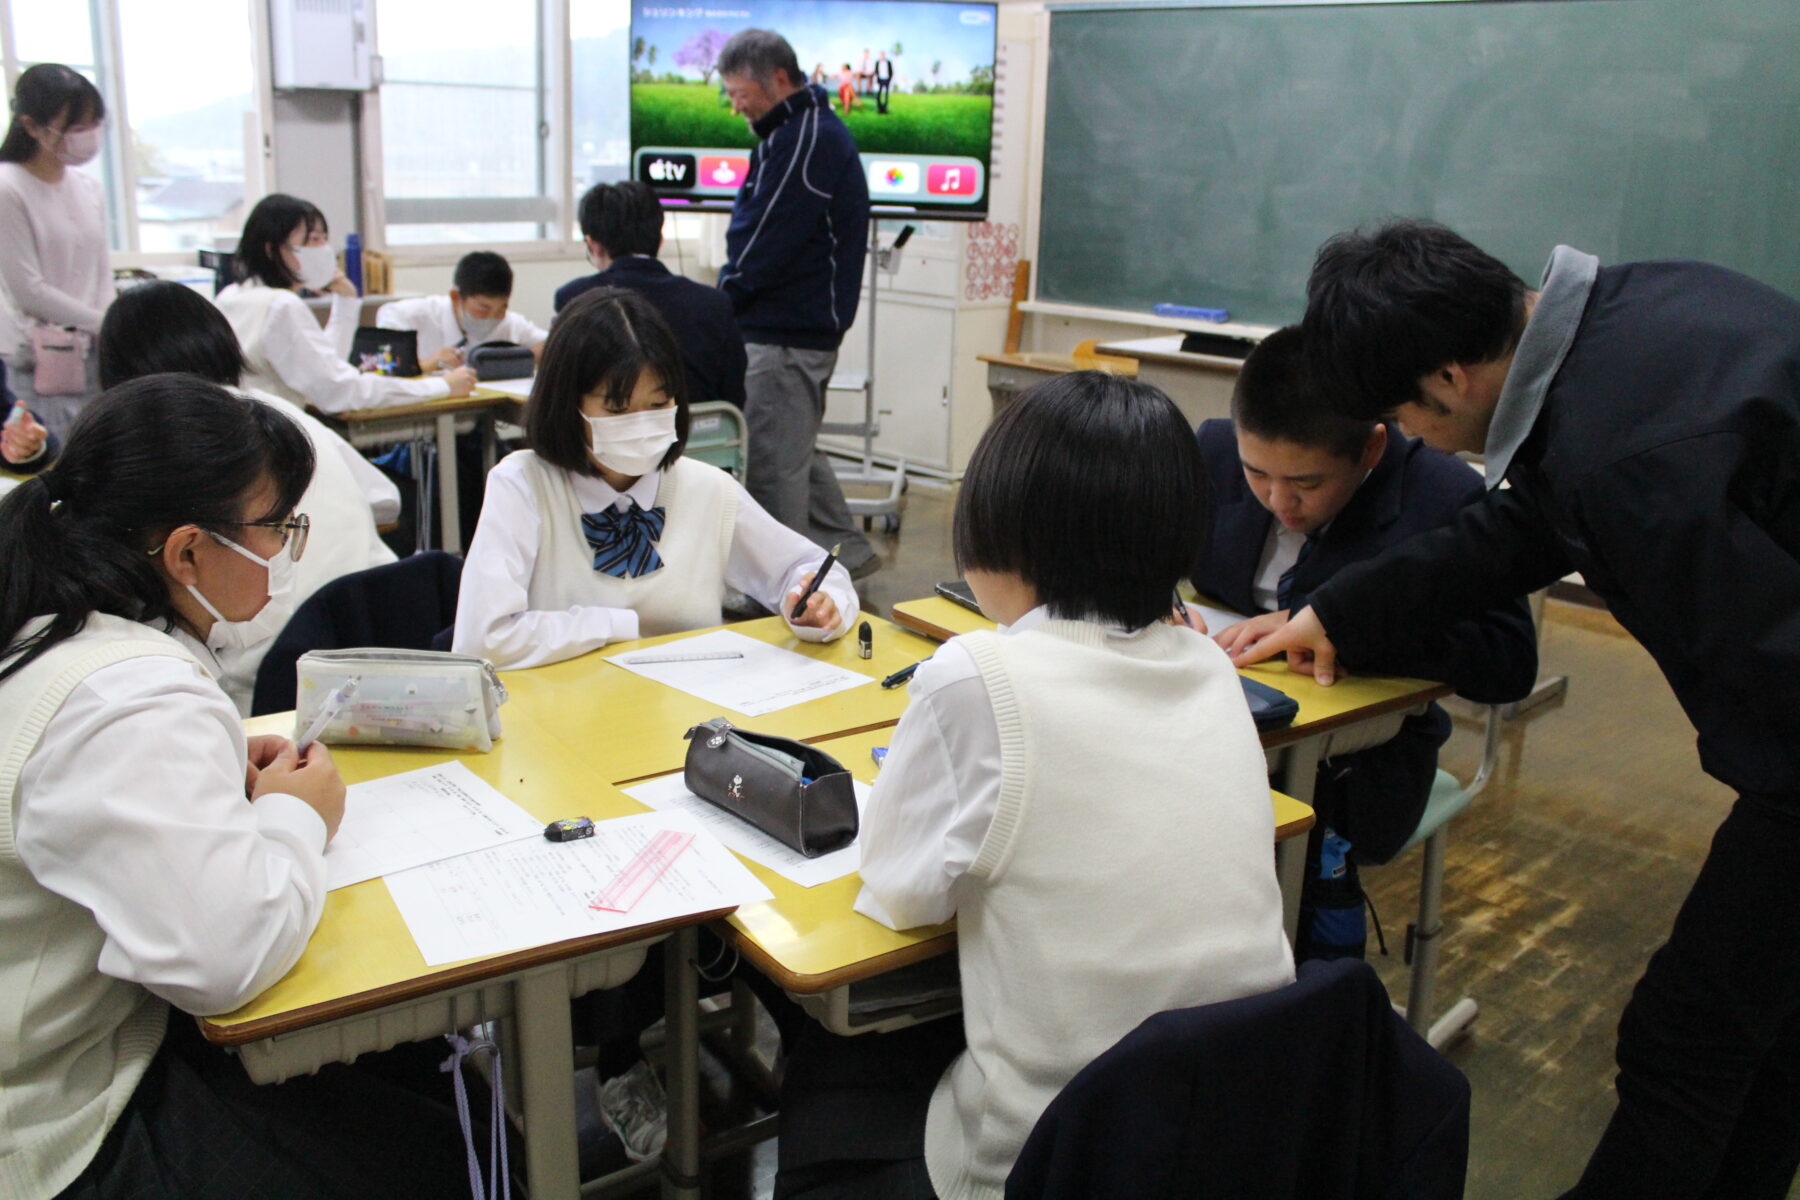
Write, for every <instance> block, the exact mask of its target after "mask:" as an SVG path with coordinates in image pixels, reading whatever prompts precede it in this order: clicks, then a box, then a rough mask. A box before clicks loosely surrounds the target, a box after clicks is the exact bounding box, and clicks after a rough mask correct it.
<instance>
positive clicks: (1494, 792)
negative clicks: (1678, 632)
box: [713, 484, 1800, 1200]
mask: <svg viewBox="0 0 1800 1200" xmlns="http://www.w3.org/2000/svg"><path fill="white" fill-rule="evenodd" d="M950 505H951V494H950V492H949V491H948V490H945V489H940V488H933V487H930V486H925V485H917V484H915V485H914V486H913V488H912V490H911V492H910V493H909V503H908V507H907V511H906V515H905V520H904V524H903V527H902V529H901V531H900V534H899V536H898V537H897V538H890V537H886V536H882V537H878V539H877V544H878V546H879V547H880V549H881V552H882V553H883V554H884V555H885V556H886V557H887V560H888V566H887V568H886V569H884V570H883V571H882V572H880V573H879V574H877V575H875V576H873V577H872V578H870V579H869V580H867V581H866V583H865V586H864V595H865V598H866V604H867V606H868V608H869V609H870V610H871V611H875V612H883V613H884V612H885V611H886V609H887V606H888V605H890V604H892V603H894V602H896V601H899V600H904V599H909V598H912V597H915V596H921V595H925V594H928V593H929V591H930V589H931V585H932V584H934V583H936V582H938V581H939V580H941V579H949V578H952V577H954V575H955V568H954V565H953V561H952V555H951V553H950ZM1543 665H1544V670H1545V672H1546V673H1557V674H1567V675H1568V676H1569V679H1570V686H1569V692H1568V695H1567V698H1566V699H1565V700H1564V701H1563V702H1562V703H1560V704H1557V705H1553V706H1547V707H1545V708H1543V709H1540V710H1538V711H1536V712H1534V713H1532V714H1530V715H1528V716H1527V717H1525V718H1524V719H1521V720H1519V721H1516V722H1514V723H1512V724H1510V725H1509V726H1508V727H1507V729H1506V732H1505V737H1504V741H1503V744H1502V752H1501V762H1500V769H1499V770H1498V772H1497V774H1496V777H1495V780H1494V782H1493V783H1492V785H1491V786H1490V787H1489V788H1488V790H1487V791H1486V792H1485V793H1484V794H1483V795H1482V796H1481V798H1480V799H1479V800H1478V801H1477V802H1476V804H1475V806H1474V807H1473V808H1472V809H1471V810H1470V812H1468V813H1467V814H1465V815H1464V816H1463V817H1462V818H1461V819H1460V820H1459V821H1458V822H1457V823H1456V825H1455V826H1453V827H1452V830H1451V835H1450V849H1449V854H1448V868H1447V883H1446V887H1445V909H1446V922H1447V925H1448V933H1447V937H1446V940H1445V946H1444V956H1443V965H1442V969H1441V973H1440V977H1439V988H1438V997H1439V1002H1440V1005H1443V1004H1448V1003H1449V1002H1450V1001H1452V1000H1453V999H1455V998H1456V997H1457V996H1460V995H1465V994H1466V995H1473V996H1474V997H1475V998H1476V999H1477V1000H1478V1001H1479V1002H1480V1005H1481V1016H1480V1018H1479V1020H1477V1021H1476V1023H1475V1025H1474V1028H1473V1030H1472V1033H1471V1035H1470V1036H1469V1037H1468V1038H1467V1039H1465V1040H1464V1041H1462V1042H1461V1043H1459V1044H1457V1045H1455V1046H1453V1047H1451V1048H1450V1050H1449V1057H1450V1059H1451V1061H1453V1062H1454V1063H1456V1064H1457V1066H1459V1067H1460V1068H1461V1069H1462V1070H1463V1071H1464V1072H1465V1073H1466V1074H1467V1075H1468V1077H1469V1080H1470V1082H1471V1084H1472V1085H1473V1089H1474V1122H1473V1134H1472V1144H1471V1152H1470V1160H1471V1161H1470V1171H1469V1184H1468V1193H1467V1194H1468V1196H1469V1197H1470V1198H1471V1200H1524V1198H1531V1197H1553V1196H1556V1195H1557V1194H1559V1193H1560V1192H1561V1191H1562V1190H1563V1189H1564V1188H1566V1187H1568V1186H1569V1185H1570V1184H1572V1183H1573V1182H1574V1180H1575V1178H1576V1177H1577V1176H1578V1175H1579V1173H1580V1171H1581V1166H1582V1164H1583V1162H1585V1160H1586V1158H1587V1155H1588V1152H1589V1151H1590V1150H1591V1149H1592V1147H1593V1145H1594V1143H1595V1141H1596V1140H1597V1139H1598V1137H1599V1134H1600V1131H1601V1129H1602V1128H1603V1127H1604V1126H1605V1123H1606V1120H1607V1118H1608V1116H1609V1115H1610V1113H1611V1111H1612V1104H1613V1097H1612V1072H1613V1066H1612V1051H1613V1041H1614V1031H1615V1028H1616V1025H1617V1022H1618V1018H1619V1012H1620V1010H1621V1009H1622V1008H1623V1006H1624V1003H1625V1000H1626V998H1627V996H1628V995H1629V993H1630V989H1631V986H1632V984H1633V983H1634V982H1635V981H1636V979H1637V977H1638V975H1639V973H1640V972H1641V970H1642V968H1643V964H1644V962H1645V961H1646V959H1647V958H1648V957H1649V955H1650V953H1651V951H1652V950H1654V949H1655V947H1656V946H1657V945H1658V944H1659V942H1660V941H1661V940H1662V938H1663V937H1664V936H1665V934H1666V933H1667V931H1668V928H1669V925H1670V923H1671V921H1672V919H1673V916H1674V913H1675V910H1676V907H1677V906H1678V905H1679V904H1680V902H1681V898H1682V896H1683V895H1684V894H1685V892H1686V890H1687V888H1688V885H1689V884H1690V883H1691V881H1692V879H1693V877H1694V874H1695V872H1696V871H1697V870H1698V868H1699V864H1700V861H1701V858H1702V856H1703V855H1704V854H1705V851H1706V847H1707V844H1708V842H1709V840H1710V838H1711V835H1712V831H1713V829H1714V828H1715V827H1716V826H1717V824H1718V822H1719V821H1720V820H1721V819H1722V818H1723V816H1724V813H1725V811H1726V806H1727V804H1728V802H1729V799H1730V797H1729V794H1728V793H1727V791H1726V789H1725V788H1723V787H1722V786H1720V785H1719V784H1717V783H1715V782H1714V781H1712V780H1711V779H1709V778H1707V777H1706V776H1705V775H1703V774H1701V772H1700V768H1699V765H1698V761H1697V759H1696V756H1695V752H1694V736H1693V731H1692V729H1691V728H1690V727H1689V725H1688V724H1687V722H1686V720H1685V718H1684V717H1683V716H1682V714H1681V711H1680V710H1679V708H1677V706H1676V704H1675V701H1674V699H1673V698H1672V697H1671V695H1670V693H1669V690H1668V687H1667V685H1666V684H1665V683H1664V682H1663V680H1662V678H1661V675H1660V673H1659V672H1658V671H1657V670H1656V667H1655V665H1654V664H1653V663H1652V662H1651V660H1650V657H1649V655H1648V654H1646V653H1645V652H1644V650H1643V649H1642V648H1641V647H1639V646H1638V645H1637V643H1636V642H1635V641H1633V640H1632V639H1631V638H1630V637H1628V636H1627V635H1626V634H1625V633H1624V632H1623V631H1622V630H1621V629H1620V628H1619V627H1618V625H1617V623H1615V622H1614V621H1613V620H1612V619H1611V618H1610V617H1609V616H1607V615H1606V614H1605V613H1602V612H1598V611H1595V610H1592V609H1588V608H1583V607H1579V606H1575V605H1569V604H1562V603H1557V602H1552V603H1551V604H1550V606H1549V614H1548V621H1547V631H1546V634H1545V639H1544V664H1543ZM1479 753H1480V737H1479V729H1478V728H1477V726H1476V725H1475V724H1474V723H1473V722H1465V721H1459V722H1458V728H1457V732H1456V733H1455V735H1454V736H1453V738H1452V741H1451V743H1450V745H1449V747H1447V749H1446V752H1445V755H1444V765H1445V766H1446V767H1447V768H1448V769H1450V770H1452V771H1454V772H1457V773H1459V774H1461V775H1463V776H1464V777H1466V776H1467V774H1468V773H1469V772H1470V771H1472V770H1473V766H1474V764H1475V762H1476V760H1477V759H1478V757H1479ZM1365 882H1366V883H1367V884H1368V885H1369V888H1370V891H1371V893H1372V894H1373V896H1374V899H1375V903H1376V905H1377V907H1378V909H1379V911H1380V912H1381V914H1382V916H1383V919H1384V922H1385V926H1386V930H1387V934H1388V940H1389V944H1390V946H1391V947H1393V948H1394V953H1395V957H1394V958H1393V959H1390V960H1388V961H1385V962H1384V961H1381V960H1379V959H1378V960H1377V966H1378V967H1379V969H1380V970H1381V974H1382V976H1383V978H1384V980H1385V981H1386V982H1387V985H1388V987H1389V990H1390V991H1391V992H1393V993H1394V994H1395V995H1397V996H1404V994H1405V990H1406V974H1405V968H1404V966H1402V965H1401V963H1400V962H1399V961H1398V954H1399V950H1398V947H1399V946H1400V944H1401V943H1402V942H1403V940H1404V934H1405V926H1406V922H1407V919H1408V915H1409V913H1410V911H1411V910H1412V908H1413V907H1414V906H1415V905H1416V903H1417V901H1416V891H1417V886H1418V860H1417V855H1416V852H1415V854H1414V855H1412V856H1409V857H1408V858H1406V859H1402V860H1401V861H1399V862H1397V863H1394V864H1390V865H1389V866H1387V867H1385V868H1379V869H1375V870H1371V871H1369V872H1368V873H1367V874H1366V876H1365ZM773 1164H774V1148H773V1146H770V1145H765V1146H763V1147H761V1148H759V1150H758V1151H757V1152H756V1153H754V1154H753V1155H750V1156H745V1157H742V1158H740V1159H739V1160H738V1161H737V1162H736V1163H734V1164H721V1171H720V1174H719V1176H718V1177H717V1178H716V1180H715V1187H714V1190H713V1195H715V1196H717V1197H739V1196H746V1197H766V1196H769V1195H771V1194H772V1181H773ZM1792 1195H1793V1196H1795V1197H1800V1188H1796V1189H1795V1191H1794V1192H1793V1193H1792Z"/></svg>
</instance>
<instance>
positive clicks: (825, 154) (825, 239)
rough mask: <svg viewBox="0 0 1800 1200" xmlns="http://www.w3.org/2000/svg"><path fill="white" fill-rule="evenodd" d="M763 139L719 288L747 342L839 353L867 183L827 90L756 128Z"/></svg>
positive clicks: (851, 305) (805, 94)
mask: <svg viewBox="0 0 1800 1200" xmlns="http://www.w3.org/2000/svg"><path fill="white" fill-rule="evenodd" d="M754 128H755V130H756V136H757V137H759V138H761V139H762V140H761V141H760V142H759V143H758V144H757V147H756V149H754V150H752V151H751V152H750V171H749V174H748V175H747V176H746V177H745V179H744V186H743V187H742V188H740V189H739V190H738V195H737V201H736V203H735V204H734V206H733V207H732V210H731V227H730V229H728V230H727V231H726V234H725V250H726V255H727V259H726V263H725V267H724V269H723V270H721V271H720V272H719V286H720V287H721V288H723V289H724V290H725V294H726V295H728V296H730V297H731V302H732V305H733V306H734V307H735V308H736V309H737V320H738V327H739V328H740V329H742V330H743V331H744V340H745V341H746V342H756V343H761V344H768V345H775V346H792V347H795V348H797V349H802V350H835V349H837V347H838V343H839V342H841V341H843V339H844V332H845V331H846V330H847V329H849V328H850V323H851V322H852V321H853V320H855V319H856V302H857V299H858V297H859V295H860V294H861V290H862V276H863V262H864V260H865V259H866V258H867V257H868V253H869V183H868V180H866V179H864V178H863V170H862V160H861V159H860V158H859V157H858V156H857V153H856V143H855V142H854V141H852V140H851V138H850V131H849V130H848V129H846V128H845V127H844V123H843V122H842V121H840V120H839V119H838V118H837V115H836V114H835V113H833V112H832V111H831V102H830V101H829V100H828V99H827V98H826V95H825V89H824V88H822V87H819V86H818V85H817V84H811V85H809V86H807V87H804V88H801V89H800V90H799V91H797V92H795V93H794V94H793V95H791V96H789V97H788V98H787V99H785V100H783V101H782V102H781V103H780V104H777V105H776V106H775V107H774V108H772V109H770V110H769V112H767V113H766V114H764V115H763V117H762V119H761V120H759V121H757V122H756V124H755V126H754Z"/></svg>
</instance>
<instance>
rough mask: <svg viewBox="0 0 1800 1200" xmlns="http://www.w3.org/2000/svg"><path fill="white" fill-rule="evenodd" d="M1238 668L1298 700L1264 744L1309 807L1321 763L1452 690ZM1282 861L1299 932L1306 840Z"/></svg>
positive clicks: (918, 606)
mask: <svg viewBox="0 0 1800 1200" xmlns="http://www.w3.org/2000/svg"><path fill="white" fill-rule="evenodd" d="M891 611H892V612H893V615H894V621H895V622H896V623H897V624H900V625H904V626H905V627H907V628H908V629H911V630H913V631H915V632H917V633H919V634H921V635H922V636H925V637H929V638H932V639H934V640H939V641H941V640H944V639H945V638H950V637H954V636H955V635H957V634H959V633H969V632H971V631H973V630H977V629H992V628H993V627H994V625H993V622H992V621H990V620H988V619H987V618H986V617H984V616H982V615H981V614H980V613H977V612H971V611H970V610H969V609H967V608H964V607H963V606H962V605H960V604H956V603H953V602H952V601H949V600H946V599H944V598H943V597H942V596H928V597H926V598H924V599H920V600H904V601H901V602H900V603H898V604H896V605H894V606H893V608H892V610H891ZM1239 670H1240V672H1241V673H1242V674H1244V675H1246V676H1248V677H1249V678H1251V679H1256V680H1260V681H1261V682H1263V683H1266V684H1268V685H1269V686H1270V687H1273V688H1279V689H1280V690H1281V691H1283V692H1286V693H1287V694H1288V695H1289V696H1292V697H1293V698H1294V700H1295V701H1297V702H1298V703H1299V705H1300V712H1299V714H1298V715H1297V716H1296V717H1295V718H1294V722H1293V724H1291V725H1288V726H1285V727H1284V728H1281V729H1272V730H1269V731H1268V732H1266V733H1264V734H1263V735H1262V744H1263V750H1264V751H1265V752H1266V753H1267V754H1268V758H1269V769H1270V771H1271V773H1272V775H1273V777H1274V778H1275V779H1276V780H1277V781H1278V784H1279V786H1280V787H1281V789H1282V790H1283V791H1285V792H1286V793H1288V794H1289V795H1290V796H1292V797H1294V798H1295V799H1296V800H1298V801H1300V802H1301V803H1302V804H1305V805H1307V806H1308V807H1309V808H1310V807H1311V805H1312V798H1313V783H1314V779H1315V776H1316V775H1317V774H1318V769H1319V763H1320V762H1322V761H1324V760H1325V759H1326V758H1328V757H1330V756H1331V755H1334V754H1350V753H1352V752H1354V751H1357V750H1366V749H1368V748H1369V747H1370V746H1379V745H1381V744H1382V743H1383V742H1385V741H1387V740H1388V739H1389V738H1391V737H1393V736H1394V735H1395V734H1396V733H1399V732H1400V723H1401V722H1402V721H1404V720H1405V719H1406V717H1407V716H1408V714H1410V713H1415V712H1418V711H1419V710H1420V709H1422V708H1423V707H1424V706H1425V705H1427V704H1429V703H1431V702H1432V701H1433V700H1439V699H1442V698H1443V697H1445V696H1448V695H1449V694H1450V688H1449V687H1448V686H1447V685H1445V684H1441V683H1431V682H1428V681H1426V680H1423V679H1397V678H1386V677H1383V676H1375V675H1346V676H1344V677H1342V678H1340V679H1339V680H1338V681H1337V683H1335V684H1333V685H1332V686H1331V687H1320V686H1319V685H1318V684H1316V683H1314V682H1313V681H1312V678H1311V677H1310V676H1307V675H1297V674H1294V673H1293V672H1291V671H1289V670H1288V669H1287V665H1286V664H1285V663H1280V662H1266V663H1258V664H1256V665H1255V666H1253V667H1242V668H1239ZM1275 862H1276V869H1277V870H1278V871H1279V872H1280V874H1281V898H1282V916H1283V918H1284V919H1285V921H1286V923H1287V929H1288V932H1289V934H1292V933H1293V932H1294V930H1295V929H1296V928H1297V927H1298V922H1299V919H1300V884H1301V876H1302V874H1303V872H1304V871H1305V869H1306V847H1305V844H1304V843H1303V842H1299V841H1295V842H1291V843H1290V842H1283V843H1281V844H1280V845H1279V846H1277V847H1276V852H1275Z"/></svg>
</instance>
